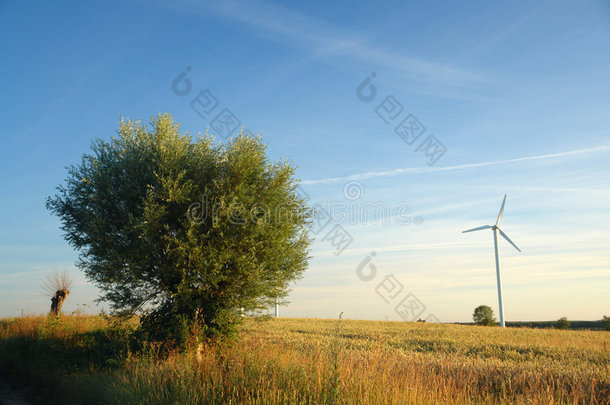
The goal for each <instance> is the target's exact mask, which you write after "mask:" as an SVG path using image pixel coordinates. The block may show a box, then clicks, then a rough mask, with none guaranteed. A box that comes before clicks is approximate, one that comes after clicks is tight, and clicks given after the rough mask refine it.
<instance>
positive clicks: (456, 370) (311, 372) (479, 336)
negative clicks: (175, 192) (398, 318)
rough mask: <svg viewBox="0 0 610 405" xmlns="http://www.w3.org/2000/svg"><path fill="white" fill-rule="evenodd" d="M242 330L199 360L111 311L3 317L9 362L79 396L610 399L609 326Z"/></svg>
mask: <svg viewBox="0 0 610 405" xmlns="http://www.w3.org/2000/svg"><path fill="white" fill-rule="evenodd" d="M53 322H55V324H53ZM241 332H242V333H241V338H240V340H238V341H236V342H234V343H233V344H231V345H224V346H222V347H220V346H214V347H207V348H206V349H205V350H204V352H203V358H202V360H201V361H200V362H197V361H196V360H195V358H194V355H192V354H174V355H171V356H169V357H168V358H160V357H158V356H157V355H156V354H155V352H154V348H152V349H151V350H145V351H143V352H139V353H137V354H134V353H132V352H130V351H129V348H128V345H127V344H126V340H125V339H124V336H126V335H125V334H121V333H117V329H113V328H109V327H108V325H107V323H106V321H104V320H103V319H102V318H99V317H64V318H61V320H60V321H50V320H48V319H47V318H18V319H15V320H3V321H1V322H0V362H1V364H3V365H5V366H6V365H10V364H11V359H12V357H11V356H12V355H16V354H15V353H19V355H20V356H26V357H27V356H32V357H34V356H37V357H38V363H39V364H41V365H40V366H39V367H40V368H41V369H42V368H44V365H45V364H47V363H49V364H54V365H56V366H57V364H60V365H61V366H62V367H63V368H64V369H65V373H63V374H62V375H61V376H60V377H58V380H55V382H54V383H53V384H49V386H48V387H46V389H47V390H49V392H55V393H56V394H57V393H58V392H57V391H59V394H60V395H59V397H58V398H62V399H65V398H66V397H69V396H71V398H72V399H74V400H75V401H77V402H78V401H85V400H88V399H89V400H92V401H93V403H141V404H157V403H158V404H161V403H163V404H166V403H180V404H184V403H202V404H204V403H252V404H266V403H310V404H314V403H383V404H385V403H387V404H405V403H418V404H419V403H430V404H432V403H472V402H475V403H511V402H515V403H526V402H527V403H544V404H546V403H592V404H607V403H610V400H609V396H610V382H609V369H610V366H609V352H608V348H609V347H610V333H608V332H601V331H600V332H592V331H560V330H548V329H547V330H539V329H524V328H523V329H521V328H519V329H517V328H514V329H505V330H502V329H500V328H485V327H475V326H457V325H438V324H421V323H404V322H374V321H349V320H343V321H332V320H317V319H279V320H275V319H274V320H269V321H265V322H259V321H256V320H254V319H246V320H245V322H244V324H243V325H242V326H241ZM92 336H94V337H96V338H93V339H92V338H91V337H92ZM28 342H29V343H28ZM41 342H43V343H44V342H47V343H48V345H45V344H42V343H41ZM41 344H42V349H43V350H38V349H36V347H37V345H38V346H40V345H41ZM28 345H29V346H28ZM20 347H21V348H22V349H19V348H20ZM26 347H29V349H28V350H27V353H25V352H23V350H24V348H26ZM32 347H33V349H32ZM49 348H52V349H50V350H49ZM62 348H63V349H62ZM19 350H22V352H19ZM37 350H38V351H37ZM75 351H76V352H77V354H76V355H75V354H74V352H75ZM41 353H46V354H41ZM49 353H50V354H49ZM70 353H72V354H70ZM92 353H94V354H95V353H98V357H96V356H93V355H92ZM100 353H101V355H99V354H100ZM41 355H42V356H46V357H45V358H46V360H45V361H41V360H40V356H41ZM58 356H60V357H61V356H68V357H69V358H70V360H69V361H63V359H62V358H60V359H58V358H57V357H58ZM83 359H86V360H84V361H83ZM92 359H93V360H92ZM23 360H25V361H27V359H23ZM75 362H76V363H75ZM73 363H75V364H76V366H74V365H73ZM12 366H13V367H18V366H17V365H15V364H14V362H13V364H12ZM32 372H33V370H32V369H31V367H30V368H29V369H28V370H25V371H24V370H21V371H19V374H20V375H22V377H26V378H27V376H30V377H29V379H30V380H31V379H32V378H31V375H32ZM42 374H44V373H42ZM58 381H59V383H58ZM68 381H69V382H70V389H69V390H65V389H64V390H61V389H59V390H58V387H62V386H65V385H62V382H68ZM46 398H47V399H48V396H46Z"/></svg>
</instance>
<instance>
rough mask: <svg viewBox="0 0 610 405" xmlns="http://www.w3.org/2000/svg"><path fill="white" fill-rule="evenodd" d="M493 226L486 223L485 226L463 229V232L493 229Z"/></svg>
mask: <svg viewBox="0 0 610 405" xmlns="http://www.w3.org/2000/svg"><path fill="white" fill-rule="evenodd" d="M491 228H493V226H490V225H484V226H479V227H478V228H472V229H469V230H467V231H462V233H466V232H474V231H480V230H482V229H491Z"/></svg>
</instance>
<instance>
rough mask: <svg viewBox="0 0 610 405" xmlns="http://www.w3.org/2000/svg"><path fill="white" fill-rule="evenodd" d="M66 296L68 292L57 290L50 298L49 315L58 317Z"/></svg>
mask: <svg viewBox="0 0 610 405" xmlns="http://www.w3.org/2000/svg"><path fill="white" fill-rule="evenodd" d="M68 294H70V291H68V290H57V292H56V293H55V296H54V297H53V298H51V315H55V316H58V315H59V314H60V313H61V307H62V305H64V301H65V299H66V297H67V296H68Z"/></svg>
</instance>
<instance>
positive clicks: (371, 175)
mask: <svg viewBox="0 0 610 405" xmlns="http://www.w3.org/2000/svg"><path fill="white" fill-rule="evenodd" d="M607 150H610V145H601V146H596V147H594V148H586V149H577V150H572V151H568V152H559V153H549V154H546V155H536V156H526V157H521V158H515V159H506V160H496V161H494V162H480V163H468V164H463V165H455V166H446V167H405V168H402V169H394V170H388V171H382V172H366V173H358V174H352V175H349V176H342V177H327V178H325V179H317V180H303V181H302V182H301V184H329V183H340V182H345V181H350V180H365V179H370V178H374V177H390V176H399V175H401V174H419V173H434V172H449V171H454V170H463V169H472V168H476V167H485V166H494V165H501V164H506V163H514V162H523V161H526V160H542V159H552V158H558V157H562V156H572V155H582V154H586V153H595V152H603V151H607Z"/></svg>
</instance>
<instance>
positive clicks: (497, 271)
mask: <svg viewBox="0 0 610 405" xmlns="http://www.w3.org/2000/svg"><path fill="white" fill-rule="evenodd" d="M505 203H506V194H504V200H503V201H502V206H501V207H500V213H499V214H498V219H497V220H496V224H495V225H494V226H491V225H484V226H480V227H478V228H473V229H469V230H467V231H463V232H462V233H466V232H474V231H481V230H483V229H491V230H492V232H493V233H494V250H495V252H496V277H497V279H498V305H499V306H500V326H501V327H504V304H503V303H502V278H501V277H500V258H499V257H498V232H500V235H502V237H503V238H504V239H506V240H507V241H508V243H510V244H511V245H513V246H514V247H515V249H517V250H518V251H519V252H521V249H519V248H518V247H517V245H515V244H514V243H513V241H512V240H510V238H509V237H508V236H506V234H505V233H504V232H502V229H500V227H499V226H498V224H499V223H500V220H501V219H502V213H503V212H504V204H505Z"/></svg>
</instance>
